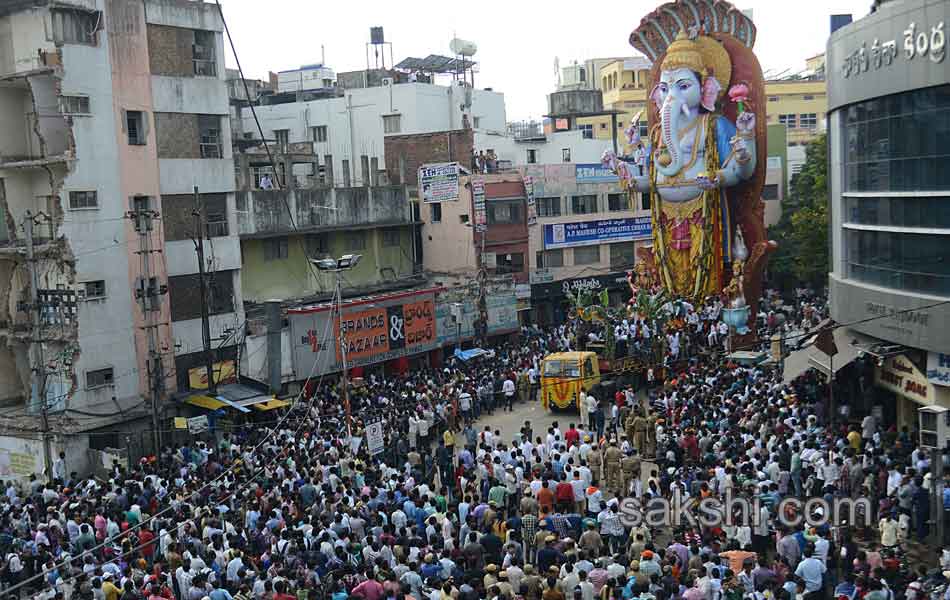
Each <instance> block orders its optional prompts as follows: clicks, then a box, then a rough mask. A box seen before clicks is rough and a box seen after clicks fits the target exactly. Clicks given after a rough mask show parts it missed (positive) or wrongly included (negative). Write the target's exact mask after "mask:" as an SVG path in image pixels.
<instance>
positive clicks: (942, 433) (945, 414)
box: [917, 406, 950, 448]
mask: <svg viewBox="0 0 950 600" xmlns="http://www.w3.org/2000/svg"><path fill="white" fill-rule="evenodd" d="M917 415H918V419H919V423H920V445H921V446H923V447H925V448H946V447H947V440H948V439H950V409H948V408H944V407H942V406H922V407H921V408H919V409H917Z"/></svg>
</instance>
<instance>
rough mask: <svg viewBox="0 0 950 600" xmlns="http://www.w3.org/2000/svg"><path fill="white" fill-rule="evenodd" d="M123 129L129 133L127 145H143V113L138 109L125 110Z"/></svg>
mask: <svg viewBox="0 0 950 600" xmlns="http://www.w3.org/2000/svg"><path fill="white" fill-rule="evenodd" d="M125 130H126V133H128V135H129V145H131V146H144V145H145V113H143V112H142V111H140V110H127V111H125Z"/></svg>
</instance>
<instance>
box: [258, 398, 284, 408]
mask: <svg viewBox="0 0 950 600" xmlns="http://www.w3.org/2000/svg"><path fill="white" fill-rule="evenodd" d="M285 406H290V402H287V401H286V400H278V399H277V398H270V399H269V400H267V401H266V402H258V403H257V404H252V405H251V408H253V409H254V410H260V411H268V410H274V409H275V408H283V407H285Z"/></svg>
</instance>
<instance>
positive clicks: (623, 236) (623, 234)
mask: <svg viewBox="0 0 950 600" xmlns="http://www.w3.org/2000/svg"><path fill="white" fill-rule="evenodd" d="M652 235H653V228H652V226H651V224H650V217H635V218H627V219H604V220H600V221H582V222H580V223H551V224H545V226H544V249H545V250H552V249H557V248H574V247H577V246H596V245H599V244H606V243H612V242H629V241H633V240H644V239H648V238H650V237H651V236H652Z"/></svg>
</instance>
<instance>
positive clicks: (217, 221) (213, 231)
mask: <svg viewBox="0 0 950 600" xmlns="http://www.w3.org/2000/svg"><path fill="white" fill-rule="evenodd" d="M205 232H206V235H207V236H208V237H209V238H215V237H227V235H228V216H227V214H225V213H223V212H211V211H208V213H207V216H206V217H205Z"/></svg>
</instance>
